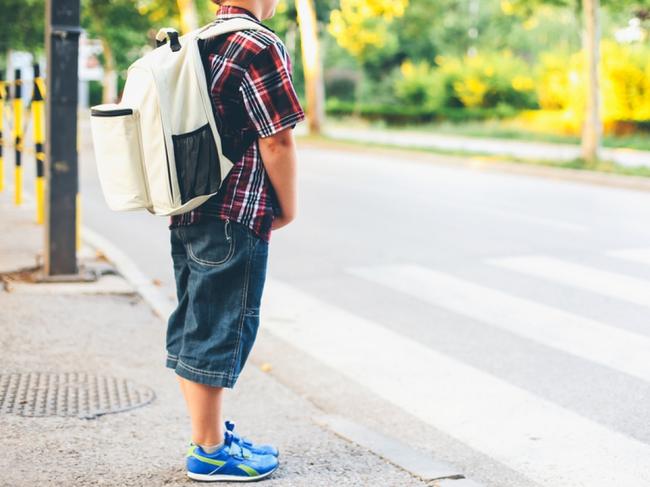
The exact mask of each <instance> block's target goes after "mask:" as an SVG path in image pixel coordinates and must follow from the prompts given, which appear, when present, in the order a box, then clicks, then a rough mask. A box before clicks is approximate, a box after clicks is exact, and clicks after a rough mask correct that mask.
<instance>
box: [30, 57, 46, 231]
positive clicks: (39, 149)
mask: <svg viewBox="0 0 650 487" xmlns="http://www.w3.org/2000/svg"><path fill="white" fill-rule="evenodd" d="M42 85H43V83H42V79H41V70H40V66H39V65H38V64H34V93H33V95H32V116H33V117H34V145H35V146H36V223H38V224H39V225H42V224H43V222H44V221H45V150H44V148H43V143H44V141H45V137H44V133H43V114H44V111H43V108H44V106H43V105H44V101H43V95H44V93H43V92H42V91H41V87H42Z"/></svg>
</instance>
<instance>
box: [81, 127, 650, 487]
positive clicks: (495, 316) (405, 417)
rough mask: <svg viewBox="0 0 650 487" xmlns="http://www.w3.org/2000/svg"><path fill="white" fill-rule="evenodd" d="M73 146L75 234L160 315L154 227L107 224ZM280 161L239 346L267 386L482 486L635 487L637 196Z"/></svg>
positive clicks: (648, 337)
mask: <svg viewBox="0 0 650 487" xmlns="http://www.w3.org/2000/svg"><path fill="white" fill-rule="evenodd" d="M86 134H87V132H86ZM89 144H90V140H89V137H88V135H85V137H84V138H83V140H82V150H83V154H82V160H81V187H82V197H83V215H84V217H83V221H84V225H86V226H87V227H89V228H91V229H92V230H94V231H96V232H97V233H100V234H101V235H103V236H104V237H106V238H108V239H109V240H110V241H112V242H113V243H114V244H115V245H117V246H119V247H120V248H121V249H122V250H123V251H124V252H125V253H126V254H127V255H129V256H130V257H131V258H132V259H133V261H134V262H136V263H137V265H138V266H139V267H140V269H141V270H142V271H143V272H144V273H146V274H147V275H148V276H149V277H150V278H151V279H156V280H158V281H159V282H160V289H161V290H162V292H164V293H165V295H166V296H168V297H169V299H170V300H173V299H174V287H173V276H172V266H171V258H170V256H169V232H168V229H167V221H168V219H167V217H156V216H153V215H150V214H148V213H146V212H140V213H115V212H111V211H110V210H108V208H107V207H106V205H105V203H104V200H103V197H102V195H101V192H100V188H99V185H98V181H97V179H96V172H95V168H94V161H93V160H92V157H90V156H89V151H88V149H89V147H90V146H89ZM298 152H299V217H298V219H297V220H296V221H294V222H293V223H292V224H291V225H289V226H288V227H285V228H283V229H280V230H277V231H275V232H274V233H273V235H272V238H271V245H270V260H269V269H268V279H269V280H268V281H267V286H266V288H265V295H264V303H263V306H262V313H261V316H262V322H261V323H262V324H261V327H262V330H261V332H260V333H261V335H260V338H259V340H258V342H259V353H261V354H263V355H264V356H265V358H266V359H267V360H269V361H270V362H271V363H273V364H274V366H275V370H277V371H278V372H277V374H278V375H277V376H278V378H279V379H280V380H282V381H284V382H285V383H287V384H288V385H290V386H291V387H293V388H294V389H295V390H298V391H300V392H301V393H303V394H304V395H305V396H307V397H309V398H310V399H311V400H313V401H314V402H315V403H316V404H317V405H318V406H319V407H321V408H322V409H324V410H325V411H326V412H333V413H337V414H341V415H343V416H345V417H348V418H350V419H352V420H355V421H358V422H361V423H364V424H365V425H366V426H368V427H371V428H373V429H376V430H378V431H381V432H383V433H385V434H387V435H392V436H393V437H396V438H399V439H400V440H401V441H403V442H406V443H409V444H410V445H411V446H412V447H413V448H415V449H418V450H421V451H424V452H430V453H431V454H432V456H434V457H435V458H437V459H440V460H444V461H447V462H450V463H452V464H454V465H457V466H458V467H459V468H460V469H462V470H463V471H464V472H465V474H466V475H467V476H468V477H471V478H473V479H474V480H476V481H479V482H482V483H484V484H485V485H490V486H495V487H496V486H499V487H506V486H513V487H515V486H516V487H526V486H536V485H544V486H571V487H577V486H582V485H584V486H589V487H597V486H605V485H606V486H612V485H616V486H621V487H637V486H639V487H641V486H648V485H650V225H649V223H650V194H648V193H643V192H639V191H632V190H622V189H613V188H607V187H602V186H590V185H587V184H580V183H570V182H563V181H560V180H549V179H539V178H533V177H527V176H521V175H513V174H503V173H495V172H485V171H481V170H478V169H477V170H473V169H468V168H461V167H458V168H455V167H450V166H445V165H439V164H432V163H425V162H421V161H420V162H417V161H409V160H408V158H404V157H403V156H389V155H386V154H376V153H374V152H372V151H371V150H369V151H367V152H366V153H364V152H363V151H354V152H346V151H344V150H340V149H339V150H333V149H315V148H304V147H300V146H299V151H298ZM161 332H162V329H161Z"/></svg>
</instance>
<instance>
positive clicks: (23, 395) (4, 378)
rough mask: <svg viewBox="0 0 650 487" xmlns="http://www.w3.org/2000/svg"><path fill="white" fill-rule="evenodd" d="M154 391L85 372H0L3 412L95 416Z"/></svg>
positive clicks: (137, 402) (136, 403) (135, 403)
mask: <svg viewBox="0 0 650 487" xmlns="http://www.w3.org/2000/svg"><path fill="white" fill-rule="evenodd" d="M154 397H155V394H154V392H153V390H152V389H151V388H149V387H146V386H140V385H137V384H134V383H133V382H131V381H130V380H126V379H117V378H115V377H109V376H103V375H95V374H88V373H86V372H62V373H48V372H22V373H0V413H12V414H19V415H21V416H68V417H77V418H84V419H92V418H96V417H97V416H101V415H102V414H109V413H118V412H121V411H128V410H129V409H133V408H137V407H140V406H144V405H146V404H148V403H150V402H151V401H152V400H153V398H154Z"/></svg>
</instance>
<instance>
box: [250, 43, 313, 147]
mask: <svg viewBox="0 0 650 487" xmlns="http://www.w3.org/2000/svg"><path fill="white" fill-rule="evenodd" d="M239 91H240V92H241V95H242V99H243V102H244V106H245V108H246V112H247V113H248V117H249V121H250V124H251V126H252V128H253V129H254V130H255V132H256V133H257V134H258V135H259V136H260V137H268V136H270V135H273V134H275V133H277V132H279V131H281V130H284V129H286V128H289V127H291V128H294V127H295V126H296V124H297V123H298V122H300V121H302V120H304V119H305V113H304V111H303V109H302V107H301V106H300V102H299V101H298V95H297V94H296V91H295V89H294V87H293V80H292V73H291V60H290V59H289V55H288V53H287V51H286V49H285V47H284V46H283V45H282V43H281V42H276V43H274V44H271V45H270V46H267V47H265V48H264V49H263V50H262V51H260V52H259V53H257V54H256V55H255V57H254V58H253V60H252V62H251V63H250V64H249V66H248V68H247V69H246V73H245V74H244V77H243V80H242V83H241V86H240V88H239Z"/></svg>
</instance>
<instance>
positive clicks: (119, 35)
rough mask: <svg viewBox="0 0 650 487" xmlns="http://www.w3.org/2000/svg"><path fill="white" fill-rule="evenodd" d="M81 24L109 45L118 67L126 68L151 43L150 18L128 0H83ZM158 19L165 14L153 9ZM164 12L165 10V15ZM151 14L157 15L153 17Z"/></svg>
mask: <svg viewBox="0 0 650 487" xmlns="http://www.w3.org/2000/svg"><path fill="white" fill-rule="evenodd" d="M82 6H83V10H82V19H81V24H82V26H83V27H84V28H85V29H86V30H87V31H88V35H89V36H90V37H94V38H99V39H104V40H105V41H106V42H107V43H108V45H110V48H111V51H112V54H113V56H114V59H115V65H116V67H117V69H118V70H124V69H126V68H127V67H128V66H129V64H131V62H133V61H134V60H135V59H136V58H137V57H138V56H139V55H140V53H141V49H142V47H143V46H146V45H147V44H150V43H151V40H150V37H149V36H150V35H151V33H150V32H149V30H150V29H151V28H153V26H154V22H153V20H152V18H150V17H149V16H148V15H147V14H150V13H151V12H150V11H149V10H147V9H146V8H144V7H141V9H140V10H139V9H138V6H137V4H136V2H133V1H132V0H110V1H107V0H83V1H82ZM156 14H157V15H159V16H160V19H161V20H166V18H165V17H164V16H163V15H161V13H160V12H156ZM166 15H167V14H166V13H165V16H166ZM154 18H158V17H155V16H154Z"/></svg>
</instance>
